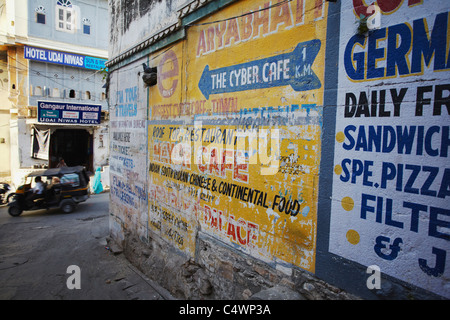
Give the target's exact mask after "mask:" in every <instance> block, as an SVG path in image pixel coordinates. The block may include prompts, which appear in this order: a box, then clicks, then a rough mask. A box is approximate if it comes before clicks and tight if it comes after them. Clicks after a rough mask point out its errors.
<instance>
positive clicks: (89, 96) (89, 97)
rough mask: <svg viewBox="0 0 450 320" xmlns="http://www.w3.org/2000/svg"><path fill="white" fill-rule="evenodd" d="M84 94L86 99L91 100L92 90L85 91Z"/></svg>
mask: <svg viewBox="0 0 450 320" xmlns="http://www.w3.org/2000/svg"><path fill="white" fill-rule="evenodd" d="M84 96H85V99H86V100H91V92H90V91H86V92H85V93H84Z"/></svg>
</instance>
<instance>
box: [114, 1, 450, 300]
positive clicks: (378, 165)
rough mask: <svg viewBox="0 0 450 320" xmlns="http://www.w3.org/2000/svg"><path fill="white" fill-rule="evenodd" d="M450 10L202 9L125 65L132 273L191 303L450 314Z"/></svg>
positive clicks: (118, 95) (124, 229) (122, 219)
mask: <svg viewBox="0 0 450 320" xmlns="http://www.w3.org/2000/svg"><path fill="white" fill-rule="evenodd" d="M449 9H450V8H449V5H448V4H446V3H440V2H437V1H435V2H433V1H432V2H431V3H426V4H425V3H421V2H420V1H412V0H411V1H408V2H406V1H403V2H402V1H398V2H395V3H394V2H392V1H384V2H382V1H378V6H371V7H366V6H365V4H364V3H363V2H361V3H360V2H359V1H353V2H351V1H343V2H342V3H341V2H340V1H339V2H337V3H329V2H322V1H302V0H292V1H280V2H279V3H276V4H274V3H270V2H267V3H255V2H254V1H204V2H197V1H194V2H192V6H187V7H183V8H182V9H180V10H179V11H178V15H179V18H180V20H179V21H178V24H177V25H178V27H175V29H174V31H173V32H172V31H170V32H169V33H168V34H167V35H165V36H163V37H162V39H161V40H155V39H153V40H152V41H153V42H151V43H149V47H148V48H142V47H140V48H139V50H136V51H135V52H132V51H128V53H127V54H125V55H124V56H123V57H119V58H116V59H114V60H113V63H114V64H115V65H116V67H115V68H114V65H113V68H112V70H113V71H112V74H111V79H112V81H111V87H110V88H111V89H110V90H111V92H112V94H111V99H112V101H113V102H112V103H111V105H112V106H113V105H116V106H118V108H117V109H116V110H117V111H116V112H115V113H114V111H112V112H111V122H112V125H111V131H112V133H111V151H112V154H111V173H112V174H111V188H112V192H111V216H112V219H111V222H112V223H111V230H112V233H113V235H116V237H115V238H116V239H117V240H118V241H119V242H121V244H122V245H123V247H124V252H125V254H126V255H127V257H128V258H129V259H130V260H132V261H133V262H134V263H135V264H136V265H138V266H140V268H141V269H142V270H143V271H145V272H147V273H148V275H149V276H152V277H154V278H155V279H158V281H160V282H161V283H162V284H163V285H165V286H166V287H167V288H168V289H169V290H170V291H171V292H172V293H173V294H174V295H176V296H179V297H184V298H193V299H200V298H201V299H205V298H239V299H241V298H244V299H247V298H251V297H252V296H254V295H255V294H257V293H258V292H263V291H264V289H267V288H271V287H275V288H278V286H282V287H284V288H288V289H289V290H292V292H297V293H300V294H301V297H304V298H307V299H353V298H355V296H353V294H354V295H356V296H359V297H363V298H375V299H378V298H430V297H431V298H434V297H438V296H441V297H446V298H448V297H450V290H449V282H448V276H449V271H448V267H447V268H446V266H448V263H449V261H448V259H449V257H448V255H447V254H446V253H447V251H448V248H449V246H448V241H449V232H448V231H449V230H448V229H449V222H448V218H449V211H448V209H447V208H448V205H449V201H448V199H447V196H448V195H449V192H450V190H449V184H450V182H449V181H450V175H449V172H450V169H447V168H446V166H448V160H447V158H448V156H447V155H448V152H447V150H448V146H449V137H448V136H449V129H448V128H449V127H448V120H449V116H450V103H449V96H450V87H449V85H448V84H447V83H446V82H447V80H446V79H447V78H448V69H449V68H450V64H448V63H447V59H448V57H447V56H448V52H447V51H448V50H447V48H448V46H447V45H448V43H447V42H448V37H447V34H448V11H449ZM150 12H153V11H151V10H150ZM364 16H369V19H367V21H366V19H363V20H362V21H361V18H362V17H364ZM181 27H183V28H181ZM364 28H365V29H364ZM177 30H178V31H177ZM171 35H175V36H174V37H173V38H170V36H171ZM113 36H115V35H113ZM158 41H160V42H163V41H167V43H165V44H164V45H159V46H158V43H159V42H158ZM152 48H153V49H152ZM144 49H145V50H147V51H145V50H144ZM142 50H144V51H142ZM142 52H148V55H143V54H142ZM133 57H134V58H133ZM143 62H145V63H146V64H148V65H149V66H151V67H157V70H158V81H157V85H155V86H152V87H149V88H146V87H144V86H143V82H142V79H141V76H142V70H143V69H142V63H143ZM129 88H135V89H134V90H131V92H135V94H133V95H132V96H133V97H135V98H134V99H135V100H133V101H128V100H127V99H128V98H127V94H126V92H127V89H128V90H130V89H129ZM130 106H132V107H130ZM133 120H136V121H148V122H147V124H148V126H144V127H139V128H137V127H134V126H133V123H134V122H133ZM120 123H123V124H120ZM126 123H129V124H126ZM120 126H122V127H120ZM125 137H128V138H125ZM113 162H114V164H113ZM380 272H381V273H380ZM379 275H381V276H382V279H381V278H378V276H379ZM342 290H344V291H342ZM292 296H295V294H294V293H292ZM296 297H298V296H296Z"/></svg>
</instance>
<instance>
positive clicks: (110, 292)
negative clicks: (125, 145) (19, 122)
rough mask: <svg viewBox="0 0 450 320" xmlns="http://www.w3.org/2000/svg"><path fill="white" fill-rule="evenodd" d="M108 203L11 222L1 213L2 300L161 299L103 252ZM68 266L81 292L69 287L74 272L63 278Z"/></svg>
mask: <svg viewBox="0 0 450 320" xmlns="http://www.w3.org/2000/svg"><path fill="white" fill-rule="evenodd" d="M108 201H109V194H108V193H103V194H99V195H91V198H90V199H89V200H88V201H86V202H85V203H82V204H80V205H79V207H78V208H77V210H76V211H75V212H73V213H72V214H63V213H61V212H60V211H59V210H50V211H49V212H47V211H45V210H41V211H30V212H24V213H23V214H22V215H21V216H19V217H15V218H14V217H11V216H10V215H9V214H8V212H7V207H1V208H0V299H2V300H11V299H20V300H22V299H23V300H29V299H47V300H59V299H62V300H78V299H93V300H100V299H101V300H103V299H104V300H118V299H120V300H137V299H138V300H161V299H164V297H163V296H164V295H165V291H164V289H162V288H160V287H158V286H157V285H156V284H154V283H152V282H151V281H150V280H149V279H147V278H146V277H145V276H143V275H142V274H141V273H140V272H139V271H137V270H136V269H135V268H134V267H132V266H131V265H130V264H129V263H128V262H127V261H126V260H125V258H124V257H123V255H122V254H119V255H114V254H113V253H111V252H110V251H109V250H108V249H107V248H108V247H107V242H106V238H107V236H108V233H109V221H108V211H109V209H108ZM72 265H75V266H78V267H79V271H80V273H79V274H80V289H76V288H74V289H69V288H68V286H67V282H69V283H70V284H76V282H75V280H76V279H75V278H74V276H75V272H74V271H70V272H67V269H68V267H69V266H72ZM71 276H72V278H70V277H71ZM155 288H157V290H155ZM158 291H159V292H160V293H162V295H163V296H162V295H161V294H160V293H158ZM166 298H167V296H166Z"/></svg>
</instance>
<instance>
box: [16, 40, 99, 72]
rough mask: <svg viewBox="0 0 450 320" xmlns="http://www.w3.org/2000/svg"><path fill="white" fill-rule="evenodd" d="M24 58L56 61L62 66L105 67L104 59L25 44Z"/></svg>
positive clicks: (94, 68)
mask: <svg viewBox="0 0 450 320" xmlns="http://www.w3.org/2000/svg"><path fill="white" fill-rule="evenodd" d="M24 58H25V59H29V60H35V61H41V62H48V63H56V64H61V65H64V66H70V67H78V68H85V69H92V70H100V69H102V68H105V62H106V61H107V60H106V59H100V58H94V57H89V56H83V55H79V54H74V53H68V52H61V51H54V50H47V49H41V48H36V47H30V46H25V51H24Z"/></svg>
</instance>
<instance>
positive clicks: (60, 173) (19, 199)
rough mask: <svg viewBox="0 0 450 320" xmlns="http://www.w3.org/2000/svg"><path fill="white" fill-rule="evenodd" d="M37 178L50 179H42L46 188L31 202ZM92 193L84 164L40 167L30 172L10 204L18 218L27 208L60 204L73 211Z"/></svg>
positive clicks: (43, 207) (10, 211)
mask: <svg viewBox="0 0 450 320" xmlns="http://www.w3.org/2000/svg"><path fill="white" fill-rule="evenodd" d="M35 177H41V178H46V180H45V181H44V179H42V182H43V184H44V191H43V192H42V194H41V195H39V197H37V198H35V199H33V200H32V201H30V200H29V198H27V196H28V195H29V194H30V193H31V192H32V191H31V185H32V183H33V181H34V178H35ZM89 196H90V189H89V176H88V175H87V173H86V170H85V169H84V167H83V166H76V167H61V168H52V169H46V170H38V171H34V172H32V173H30V174H29V175H27V176H26V178H25V184H23V185H21V186H20V187H19V188H17V190H16V193H15V195H14V199H13V201H11V202H10V203H9V204H8V206H9V208H8V213H9V214H10V215H12V216H13V217H17V216H19V215H21V214H22V212H23V211H24V210H38V209H50V208H57V207H59V208H60V209H61V210H62V211H63V212H64V213H70V212H73V211H74V210H75V208H76V207H77V205H78V204H79V203H80V202H83V201H86V200H87V199H88V198H89Z"/></svg>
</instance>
